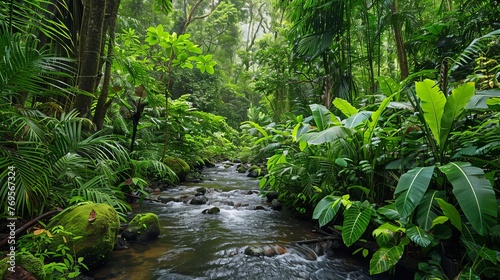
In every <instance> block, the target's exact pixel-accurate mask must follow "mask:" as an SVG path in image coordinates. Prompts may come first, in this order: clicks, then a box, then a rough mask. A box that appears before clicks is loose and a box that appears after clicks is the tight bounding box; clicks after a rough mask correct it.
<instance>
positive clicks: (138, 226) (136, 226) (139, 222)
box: [122, 213, 160, 242]
mask: <svg viewBox="0 0 500 280" xmlns="http://www.w3.org/2000/svg"><path fill="white" fill-rule="evenodd" d="M158 235H160V221H159V220H158V216H156V214H154V213H144V214H137V215H136V216H135V217H134V218H133V219H132V221H130V223H129V226H128V227H127V228H126V229H125V230H124V231H123V232H122V237H123V238H125V239H126V240H132V241H141V242H145V241H149V240H153V239H156V238H158Z"/></svg>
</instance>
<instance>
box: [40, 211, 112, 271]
mask: <svg viewBox="0 0 500 280" xmlns="http://www.w3.org/2000/svg"><path fill="white" fill-rule="evenodd" d="M56 226H62V227H63V228H64V231H65V232H70V233H72V234H73V236H81V238H80V239H78V240H73V239H72V236H69V235H67V234H64V233H54V237H53V238H52V243H51V244H50V245H48V248H47V249H48V250H50V251H56V249H57V247H58V246H59V245H64V246H68V247H70V248H72V249H74V253H75V255H76V256H77V257H83V258H84V259H83V263H84V264H86V265H87V266H88V267H89V269H92V268H96V267H99V266H101V265H103V264H104V263H105V262H106V261H108V259H109V258H110V257H111V254H112V252H113V248H114V246H115V239H116V236H117V234H118V229H119V227H120V219H119V217H118V213H117V212H116V211H115V209H114V208H113V207H111V206H109V205H107V204H103V203H89V204H83V205H79V206H76V207H74V208H72V209H70V210H67V211H66V212H62V213H61V214H59V215H58V216H56V217H55V218H54V219H53V220H52V221H51V222H50V223H49V225H48V226H47V228H49V229H50V230H51V232H52V229H53V228H54V227H56ZM63 236H64V237H63Z"/></svg>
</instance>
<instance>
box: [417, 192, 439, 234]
mask: <svg viewBox="0 0 500 280" xmlns="http://www.w3.org/2000/svg"><path fill="white" fill-rule="evenodd" d="M436 197H445V196H444V193H443V192H439V191H436V190H429V191H427V192H426V193H425V195H424V197H423V198H422V200H421V201H420V204H419V205H418V207H417V210H416V215H417V216H416V220H417V223H418V225H419V226H420V227H421V228H423V229H424V230H427V231H428V230H430V229H431V228H432V222H433V221H434V219H436V218H437V217H438V216H439V215H438V213H437V211H438V209H437V203H436V201H435V198H436Z"/></svg>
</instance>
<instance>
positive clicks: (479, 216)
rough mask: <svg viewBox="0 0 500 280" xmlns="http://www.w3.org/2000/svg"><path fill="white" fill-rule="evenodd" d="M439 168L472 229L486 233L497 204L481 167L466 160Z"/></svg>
mask: <svg viewBox="0 0 500 280" xmlns="http://www.w3.org/2000/svg"><path fill="white" fill-rule="evenodd" d="M439 169H440V170H441V171H442V172H443V173H444V174H445V175H446V178H447V179H448V181H450V183H451V184H452V186H453V194H454V195H455V197H456V198H457V201H458V204H460V208H462V211H463V212H464V214H465V217H467V220H469V222H470V223H471V225H472V226H473V227H474V229H475V230H476V231H477V232H478V233H479V234H481V235H484V234H486V232H487V230H488V228H489V224H490V223H492V222H494V221H493V219H494V220H495V221H496V217H497V204H496V198H495V192H494V190H493V187H492V186H491V183H490V181H488V180H487V179H486V178H484V172H483V170H482V169H481V168H478V167H475V166H471V164H470V163H468V162H450V163H448V164H446V165H444V166H441V167H439Z"/></svg>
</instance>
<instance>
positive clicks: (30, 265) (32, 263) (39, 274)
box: [0, 254, 45, 279]
mask: <svg viewBox="0 0 500 280" xmlns="http://www.w3.org/2000/svg"><path fill="white" fill-rule="evenodd" d="M7 261H8V258H4V259H2V260H0V279H3V277H4V276H5V275H6V274H7V269H8V268H9V267H10V265H9V264H8V263H7ZM16 265H19V266H21V267H22V268H24V269H26V270H27V271H28V272H30V273H31V274H33V276H34V277H35V278H36V279H44V278H45V271H44V270H43V263H42V261H41V260H40V259H38V258H36V257H35V256H33V255H32V254H23V255H17V254H16Z"/></svg>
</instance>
